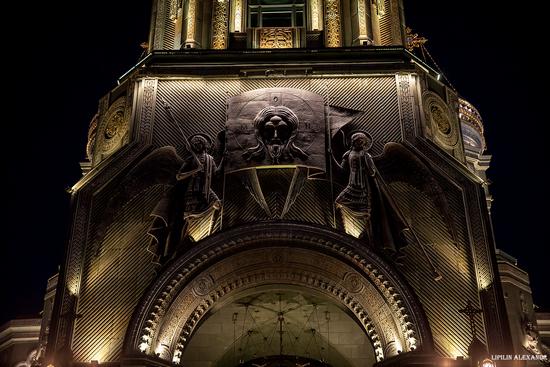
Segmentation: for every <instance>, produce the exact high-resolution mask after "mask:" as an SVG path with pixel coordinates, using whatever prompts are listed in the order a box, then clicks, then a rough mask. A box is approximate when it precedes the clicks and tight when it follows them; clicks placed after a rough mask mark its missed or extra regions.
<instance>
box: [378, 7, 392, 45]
mask: <svg viewBox="0 0 550 367" xmlns="http://www.w3.org/2000/svg"><path fill="white" fill-rule="evenodd" d="M384 7H385V9H386V12H385V13H384V14H383V15H382V16H381V17H380V44H381V45H382V46H389V45H391V44H392V43H393V42H392V16H391V12H390V8H391V0H384Z"/></svg>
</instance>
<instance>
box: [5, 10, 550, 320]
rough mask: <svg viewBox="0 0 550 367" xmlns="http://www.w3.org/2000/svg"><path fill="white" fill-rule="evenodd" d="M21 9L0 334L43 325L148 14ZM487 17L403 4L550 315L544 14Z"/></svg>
mask: <svg viewBox="0 0 550 367" xmlns="http://www.w3.org/2000/svg"><path fill="white" fill-rule="evenodd" d="M19 3H20V4H23V6H24V8H17V9H15V8H14V9H7V8H4V15H5V16H13V18H14V19H15V20H16V24H17V26H12V27H10V28H9V29H4V30H3V41H4V42H3V48H4V50H3V53H2V55H3V59H4V62H3V79H4V86H6V87H7V88H5V89H4V91H3V92H4V94H6V93H7V99H6V98H4V100H3V104H2V105H3V110H4V112H5V113H4V117H3V123H2V130H3V131H2V135H1V136H2V138H3V140H4V144H3V145H2V149H3V154H2V167H5V168H4V170H5V169H6V168H7V173H6V175H5V176H4V177H5V179H6V180H7V185H4V189H3V200H2V207H3V208H4V217H6V219H4V220H3V221H2V234H3V239H2V245H1V247H0V259H1V266H0V282H1V287H2V288H1V289H2V300H3V301H2V302H1V312H0V323H3V322H5V321H7V320H9V319H11V318H15V317H38V313H39V311H40V310H41V307H42V297H43V294H44V290H45V287H46V281H47V278H48V277H49V276H51V275H53V274H54V273H55V272H56V271H57V268H58V265H60V264H61V262H62V256H63V251H64V247H65V243H66V240H67V232H68V224H69V220H70V213H69V204H70V203H69V194H67V193H66V191H65V189H66V188H67V187H70V186H72V185H73V184H74V183H75V182H76V181H77V180H78V179H79V177H80V167H79V162H80V161H82V160H83V159H84V157H85V144H86V138H87V136H86V135H87V129H88V123H89V121H90V119H91V118H92V116H93V115H94V113H95V112H96V110H97V103H98V100H99V98H101V97H102V96H103V95H104V94H105V93H107V92H108V91H109V90H110V89H111V88H112V87H114V86H115V84H116V79H117V77H119V76H120V75H122V74H123V73H124V72H126V71H127V70H128V69H129V68H130V67H131V66H133V65H134V64H135V63H136V62H137V61H138V58H139V56H140V54H141V52H142V50H141V48H140V47H139V44H140V43H141V42H143V41H146V40H147V33H148V23H149V13H150V4H149V3H150V1H148V0H132V1H130V0H116V1H112V0H96V1H88V2H80V1H74V2H71V6H70V7H67V8H62V7H63V3H66V2H46V1H43V2H40V3H39V4H30V3H27V2H19ZM31 3H32V2H31ZM479 3H482V5H480V4H479ZM489 3H491V4H501V3H497V2H488V1H470V2H465V1H460V2H458V1H455V2H451V1H441V0H429V1H427V0H423V1H413V0H405V7H406V17H407V24H408V25H409V26H410V27H412V28H413V29H414V30H415V31H416V32H419V33H421V34H422V35H424V36H425V37H427V38H428V39H429V42H428V44H427V47H428V50H429V51H430V52H431V54H432V55H433V56H434V58H435V59H436V61H437V62H438V64H439V66H440V67H441V69H442V71H443V72H444V74H445V75H446V76H447V78H448V79H449V80H450V81H451V82H452V83H453V85H454V86H455V87H456V88H457V90H458V91H459V92H460V94H461V95H462V97H463V98H465V99H467V100H468V101H469V102H471V103H472V104H474V105H475V106H476V107H477V108H478V109H479V111H480V112H481V115H482V117H483V119H484V121H485V128H486V137H487V140H488V146H489V153H490V154H492V155H493V163H492V168H491V169H490V171H489V178H490V180H491V181H492V182H493V183H492V185H491V191H492V193H493V196H494V199H495V202H494V204H493V210H492V211H493V213H492V216H493V225H494V230H495V234H496V239H497V246H498V247H499V248H502V249H504V250H505V251H506V252H508V253H510V254H512V255H513V256H515V257H517V258H518V260H519V264H520V266H521V267H523V268H524V269H526V270H527V271H528V272H529V273H530V276H531V283H532V286H533V288H534V298H535V303H537V304H538V305H540V306H541V307H543V308H548V307H549V306H550V292H548V287H547V286H546V283H547V282H548V275H547V273H548V271H547V268H548V267H549V266H550V261H549V258H548V257H549V256H548V253H549V251H548V246H549V245H550V244H549V241H548V239H547V237H546V233H547V227H548V223H547V222H548V219H547V218H548V215H543V214H539V213H541V212H545V211H547V210H548V209H547V208H548V197H549V195H548V193H547V191H546V190H545V187H544V186H545V182H544V180H543V179H542V178H541V177H540V173H541V171H542V170H544V169H546V168H547V167H548V163H547V161H546V159H547V158H548V154H547V153H546V151H543V148H544V145H543V141H545V142H546V141H547V140H548V139H547V138H546V136H547V135H546V134H547V131H548V128H547V127H546V124H548V118H547V117H545V116H543V114H542V108H543V106H546V105H547V104H548V102H543V101H542V99H543V97H542V94H540V95H538V94H537V92H536V89H537V85H538V84H539V83H541V84H542V76H543V74H544V73H545V69H544V68H543V67H542V65H537V64H536V60H537V57H536V56H538V52H539V50H538V47H536V46H538V45H540V44H542V42H540V43H539V42H537V41H539V40H540V41H542V36H539V39H537V37H536V36H534V35H533V33H534V32H535V22H534V20H532V18H531V17H532V15H533V14H534V13H536V10H534V9H527V8H522V7H520V6H518V5H517V4H514V5H510V6H504V5H501V6H500V7H499V8H498V9H491V8H489ZM450 6H452V8H449V7H450ZM527 14H529V17H527ZM3 27H6V25H4V26H3ZM21 29H24V30H25V32H19V31H20V30H21ZM25 34H30V35H31V37H28V38H25V37H24V36H23V35H25ZM539 34H542V33H539ZM543 93H544V94H546V95H548V93H547V91H545V92H543Z"/></svg>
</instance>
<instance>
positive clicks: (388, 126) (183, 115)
mask: <svg viewBox="0 0 550 367" xmlns="http://www.w3.org/2000/svg"><path fill="white" fill-rule="evenodd" d="M261 88H296V89H305V90H308V91H310V92H313V93H317V94H319V95H322V96H323V97H324V98H325V101H326V102H327V103H328V104H330V105H334V106H338V107H344V108H349V109H353V110H359V111H363V112H364V113H363V114H362V115H361V116H359V117H358V118H357V119H356V120H355V121H353V122H352V123H351V124H350V126H349V127H348V129H349V130H350V131H352V130H365V131H368V132H369V134H371V135H372V137H373V138H374V139H375V141H376V144H375V146H374V148H373V152H374V153H375V154H376V153H379V152H381V151H382V147H383V144H384V143H385V142H388V141H398V140H400V136H401V135H400V134H401V127H400V124H399V109H398V104H397V91H396V86H395V78H394V77H393V76H388V77H364V78H295V79H286V78H285V79H282V78H273V79H269V78H265V79H264V78H262V79H242V80H162V81H160V82H159V89H158V97H160V98H162V99H163V100H165V101H166V102H167V103H168V104H169V105H170V106H171V111H172V114H173V116H174V118H175V119H176V120H177V121H178V123H179V125H180V126H181V128H182V130H183V132H184V134H185V135H186V136H187V137H189V136H190V135H192V134H196V133H199V132H200V133H206V134H208V135H210V136H211V137H212V138H213V139H214V138H215V137H216V135H217V134H218V132H220V131H221V130H223V129H224V126H225V120H226V109H227V99H228V97H233V96H236V95H239V94H241V93H244V92H247V91H251V90H255V89H261ZM155 116H156V120H155V125H154V142H155V145H157V146H164V145H174V146H177V147H181V146H182V145H183V144H182V143H181V141H182V140H181V139H182V138H181V133H180V132H179V130H178V128H177V126H174V122H173V121H172V120H171V118H170V116H169V115H168V113H167V111H166V110H165V109H163V107H162V104H160V103H159V104H157V111H156V114H155Z"/></svg>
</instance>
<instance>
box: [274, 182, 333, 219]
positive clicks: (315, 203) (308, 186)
mask: <svg viewBox="0 0 550 367" xmlns="http://www.w3.org/2000/svg"><path fill="white" fill-rule="evenodd" d="M284 219H287V220H295V221H305V222H310V223H315V224H322V225H325V226H328V227H331V226H332V225H333V221H334V219H333V211H332V200H331V190H330V184H329V183H328V181H325V180H318V179H308V180H307V181H306V182H305V185H304V188H303V189H302V192H301V193H300V195H298V197H297V198H296V201H295V202H294V204H293V205H292V206H291V207H290V210H289V211H288V213H287V214H286V215H285V217H284Z"/></svg>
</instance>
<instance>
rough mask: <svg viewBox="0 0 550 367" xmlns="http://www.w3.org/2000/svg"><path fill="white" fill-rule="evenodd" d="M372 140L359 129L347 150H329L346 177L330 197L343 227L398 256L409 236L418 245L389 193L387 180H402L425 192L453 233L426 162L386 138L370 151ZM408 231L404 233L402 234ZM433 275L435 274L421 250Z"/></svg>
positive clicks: (453, 234)
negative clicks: (336, 154)
mask: <svg viewBox="0 0 550 367" xmlns="http://www.w3.org/2000/svg"><path fill="white" fill-rule="evenodd" d="M372 144H373V140H372V138H371V137H370V135H369V134H367V133H365V132H362V131H359V132H354V133H352V134H351V138H350V146H349V150H348V151H346V152H345V153H344V154H343V155H342V158H341V161H338V160H336V158H335V157H334V156H332V159H333V162H334V163H335V165H336V168H337V169H339V170H340V171H341V173H343V175H342V176H345V177H347V184H346V186H345V187H344V189H343V190H342V191H341V192H340V193H339V195H338V196H337V197H336V199H335V206H336V209H337V210H338V212H339V214H340V219H341V220H342V222H343V226H344V229H345V231H346V232H347V233H349V234H352V235H354V236H356V237H359V238H364V239H366V240H367V242H368V243H369V244H370V245H371V246H373V247H375V248H376V249H378V250H379V251H381V252H383V253H385V254H388V255H390V256H392V257H393V258H394V259H395V260H396V261H397V262H400V261H401V258H402V252H401V249H402V248H403V247H405V246H406V245H407V244H408V241H411V240H412V241H414V242H416V243H417V244H419V245H420V246H421V247H422V250H423V251H424V254H425V255H426V253H425V249H424V246H423V244H422V241H421V240H420V239H419V237H418V236H417V234H416V232H415V230H414V229H413V228H412V227H411V226H410V225H409V222H408V220H407V218H406V217H405V215H404V214H403V212H402V210H401V208H400V207H399V205H398V204H397V202H396V200H395V199H394V197H393V195H392V192H391V188H390V187H389V186H388V184H387V183H386V180H388V182H390V183H391V182H397V181H401V182H406V183H407V184H409V185H412V186H413V187H416V188H417V189H419V190H420V191H421V192H423V193H425V194H426V195H428V197H430V199H431V200H432V202H433V203H434V205H435V206H436V207H437V208H438V210H439V211H440V213H441V214H442V216H443V217H444V218H445V220H446V224H447V227H448V230H449V232H450V234H451V236H452V238H453V241H455V239H456V234H455V230H454V224H453V222H452V219H451V217H450V214H449V209H448V204H447V201H446V198H445V195H444V194H443V190H442V189H441V187H440V186H439V184H438V183H437V181H436V180H435V178H434V177H433V175H432V173H431V171H430V170H429V168H428V167H427V166H426V165H425V164H424V163H422V162H421V161H420V160H419V159H418V158H417V157H416V156H415V155H414V154H413V153H411V152H410V151H409V150H408V149H407V148H405V146H403V145H402V144H399V143H387V144H386V145H385V147H384V151H383V153H382V155H380V156H375V157H373V156H372V155H371V154H370V149H371V147H372ZM407 233H408V235H407ZM426 258H427V260H428V262H429V263H430V266H431V268H432V272H433V273H434V277H435V278H436V279H440V278H441V275H440V274H439V273H438V272H437V270H436V269H435V267H434V266H433V264H432V262H431V260H430V259H429V257H428V256H427V255H426Z"/></svg>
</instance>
